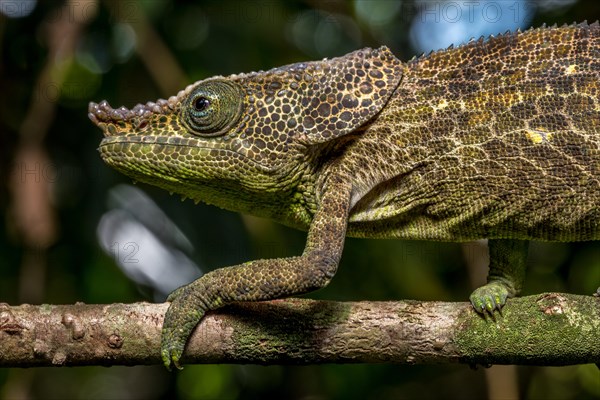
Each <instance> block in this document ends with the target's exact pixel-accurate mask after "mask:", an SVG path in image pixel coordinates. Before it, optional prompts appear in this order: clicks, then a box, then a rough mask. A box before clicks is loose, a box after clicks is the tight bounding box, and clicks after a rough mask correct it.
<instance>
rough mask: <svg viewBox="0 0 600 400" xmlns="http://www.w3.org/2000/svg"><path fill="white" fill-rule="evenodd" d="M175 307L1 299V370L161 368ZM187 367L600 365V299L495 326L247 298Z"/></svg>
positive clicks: (537, 307) (414, 313)
mask: <svg viewBox="0 0 600 400" xmlns="http://www.w3.org/2000/svg"><path fill="white" fill-rule="evenodd" d="M167 306H168V304H166V303H164V304H149V303H134V304H109V305H87V304H82V303H78V304H74V305H46V304H44V305H39V306H33V305H27V304H25V305H20V306H9V305H7V304H0V366H2V367H31V366H52V365H54V366H76V365H140V364H159V363H161V359H160V330H161V326H162V323H163V316H164V313H165V311H166V309H167ZM183 361H184V363H243V364H245V363H248V364H318V363H396V364H425V363H468V364H472V365H476V364H484V365H488V364H537V365H569V364H584V363H600V298H599V297H594V296H580V295H572V294H563V293H544V294H540V295H535V296H527V297H521V298H517V299H511V300H509V302H508V305H507V306H506V307H505V308H504V309H503V312H502V315H501V316H500V315H498V316H497V318H496V319H495V320H491V319H487V320H484V319H483V318H482V317H481V316H479V315H478V314H477V313H476V312H475V311H473V309H472V308H471V305H470V304H468V303H447V302H421V301H398V302H332V301H315V300H307V299H286V300H275V301H269V302H259V303H243V304H242V303H240V304H235V305H232V306H228V307H225V308H223V309H221V310H219V311H218V312H211V313H208V314H207V316H206V317H205V318H204V319H203V320H202V322H201V323H200V324H199V326H198V327H197V328H196V330H195V331H194V334H193V336H192V338H191V340H190V342H189V343H188V346H187V348H186V352H185V357H184V360H183Z"/></svg>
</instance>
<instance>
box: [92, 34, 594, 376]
mask: <svg viewBox="0 0 600 400" xmlns="http://www.w3.org/2000/svg"><path fill="white" fill-rule="evenodd" d="M89 117H90V118H91V120H92V121H93V122H94V123H95V124H96V125H98V126H99V127H100V128H101V129H102V131H103V132H104V135H105V138H104V139H103V140H102V143H101V144H100V149H99V151H100V155H101V156H102V158H103V160H104V161H105V162H106V163H107V164H109V165H110V166H112V167H114V168H116V169H117V170H119V171H121V172H123V173H124V174H126V175H128V176H130V177H131V178H133V179H135V180H137V181H142V182H147V183H149V184H152V185H156V186H159V187H162V188H164V189H166V190H169V191H172V192H176V193H180V194H182V195H183V196H185V197H188V198H191V199H193V200H195V201H203V202H206V203H209V204H214V205H217V206H219V207H222V208H226V209H229V210H232V211H238V212H242V213H248V214H253V215H257V216H261V217H266V218H270V219H273V220H276V221H279V222H281V223H283V224H286V225H289V226H292V227H296V228H299V229H303V230H307V231H308V237H307V241H306V248H305V250H304V252H303V253H302V255H300V256H297V257H289V258H280V259H266V260H255V261H250V262H247V263H244V264H240V265H236V266H232V267H227V268H221V269H217V270H214V271H212V272H209V273H207V274H206V275H204V276H202V277H201V278H199V279H198V280H196V281H194V282H192V283H190V284H189V285H187V286H183V287H181V288H179V289H177V290H176V291H175V292H173V293H172V294H171V295H170V297H169V298H168V301H170V302H171V305H170V307H169V309H168V311H167V313H166V316H165V321H164V326H163V330H162V344H161V346H162V358H163V361H164V363H165V365H166V366H167V367H170V366H171V365H172V364H173V365H175V366H177V367H179V360H180V358H181V356H182V353H183V350H184V347H185V344H186V341H187V339H188V336H189V335H190V334H191V332H192V330H193V329H194V327H195V326H196V325H197V324H198V322H199V321H200V320H201V319H202V317H203V315H204V314H205V312H206V311H207V310H212V309H216V308H219V307H221V306H223V305H225V304H228V303H231V302H234V301H256V300H269V299H275V298H280V297H285V296H291V295H297V294H301V293H305V292H308V291H311V290H315V289H319V288H322V287H324V286H325V285H327V283H328V282H329V281H330V280H331V278H333V276H334V274H335V272H336V269H337V266H338V262H339V260H340V257H341V255H342V248H343V245H344V238H345V237H346V235H348V236H354V237H366V238H399V239H424V240H439V241H456V242H462V241H470V240H475V239H489V242H488V243H489V252H490V272H489V276H488V283H487V284H486V285H484V286H482V287H480V288H478V289H477V290H475V291H474V292H473V293H472V295H471V297H470V300H471V303H472V304H473V306H474V308H475V310H477V311H478V312H480V313H483V314H485V313H489V314H493V313H494V312H495V311H496V310H499V309H500V308H501V307H502V306H503V305H504V304H505V302H506V299H507V298H508V297H511V296H514V295H516V294H518V293H519V290H520V289H521V286H522V283H523V280H524V275H525V263H526V258H527V248H528V241H529V240H543V241H586V240H598V239H600V225H599V223H598V221H600V211H599V210H600V208H599V205H600V26H599V25H598V23H594V24H591V25H588V24H587V23H583V24H578V25H569V26H566V25H565V26H562V27H550V28H548V27H542V28H538V29H530V30H527V31H525V32H515V33H506V34H503V35H500V36H496V37H490V38H488V39H487V40H483V39H480V40H472V41H471V42H469V43H468V44H465V45H462V46H460V47H457V48H448V49H446V50H440V51H437V52H433V53H431V54H429V55H427V56H421V57H419V58H414V59H412V60H411V61H409V62H406V63H403V62H401V61H399V60H398V59H397V58H396V57H395V56H394V55H393V54H392V53H391V52H390V50H389V49H388V48H387V47H381V48H379V49H369V48H365V49H362V50H359V51H355V52H353V53H350V54H347V55H345V56H343V57H339V58H332V59H324V60H322V61H315V62H304V63H297V64H291V65H287V66H283V67H280V68H275V69H272V70H269V71H266V72H263V71H260V72H252V73H248V74H239V75H231V76H227V77H222V76H217V77H213V78H209V79H206V80H202V81H199V82H196V83H194V84H192V85H190V86H188V87H187V88H186V89H185V90H183V91H181V92H179V93H178V94H177V96H173V97H171V98H169V99H168V100H163V99H161V100H158V101H157V102H155V103H154V102H150V103H147V104H145V105H141V104H140V105H137V106H135V107H134V108H133V109H131V110H128V109H126V108H124V107H121V108H118V109H112V108H111V107H110V106H109V105H108V103H106V102H101V103H99V104H96V103H91V104H90V107H89Z"/></svg>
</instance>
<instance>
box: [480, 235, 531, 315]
mask: <svg viewBox="0 0 600 400" xmlns="http://www.w3.org/2000/svg"><path fill="white" fill-rule="evenodd" d="M488 247H489V252H490V272H489V273H488V278H487V281H488V283H487V284H485V285H483V286H482V287H480V288H478V289H475V290H474V291H473V293H472V294H471V297H470V300H471V304H472V305H473V307H474V308H475V310H476V311H477V312H478V313H481V314H485V313H486V312H487V313H488V314H490V315H492V314H493V312H494V311H495V310H500V309H501V308H502V307H503V306H504V304H506V299H507V298H509V297H514V296H516V295H517V294H519V292H520V291H521V288H522V287H523V282H524V280H525V269H526V262H527V250H528V247H529V242H528V241H526V240H515V239H490V240H489V241H488Z"/></svg>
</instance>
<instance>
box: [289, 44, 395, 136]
mask: <svg viewBox="0 0 600 400" xmlns="http://www.w3.org/2000/svg"><path fill="white" fill-rule="evenodd" d="M300 65H301V66H302V67H304V71H302V72H303V73H304V79H303V81H304V82H306V88H303V89H304V90H301V91H300V96H301V103H300V104H301V105H300V109H301V112H302V117H301V119H300V120H299V121H298V122H299V124H298V128H300V129H299V130H302V132H303V133H304V134H305V135H306V138H307V141H308V143H309V144H318V143H323V142H326V141H328V140H332V139H335V138H338V137H340V136H343V135H345V134H347V133H349V132H352V131H354V130H355V129H356V128H358V127H360V126H361V125H362V124H364V123H365V122H367V121H368V120H369V119H371V118H372V117H373V116H375V115H376V114H377V113H378V112H379V111H381V109H382V108H383V107H384V106H385V104H386V103H387V101H388V100H389V98H390V97H391V95H392V93H393V92H394V90H395V89H396V87H397V86H398V84H399V83H400V79H401V78H402V63H401V62H400V61H399V60H398V59H397V58H396V57H395V56H394V55H393V54H392V52H391V51H390V49H388V48H387V47H385V46H383V47H380V48H378V49H370V48H365V49H362V50H358V51H355V52H352V53H349V54H347V55H345V56H343V57H338V58H332V59H330V60H327V59H325V60H322V61H315V62H310V63H303V64H300ZM296 66H299V65H298V64H297V65H296ZM304 82H303V83H304Z"/></svg>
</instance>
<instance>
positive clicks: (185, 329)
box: [160, 285, 206, 371]
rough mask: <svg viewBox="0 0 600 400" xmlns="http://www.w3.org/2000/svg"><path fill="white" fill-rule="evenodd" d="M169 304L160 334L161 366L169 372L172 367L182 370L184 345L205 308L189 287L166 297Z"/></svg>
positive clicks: (184, 287)
mask: <svg viewBox="0 0 600 400" xmlns="http://www.w3.org/2000/svg"><path fill="white" fill-rule="evenodd" d="M168 301H170V302H171V305H170V306H169V308H168V310H167V312H166V314H165V320H164V322H163V327H162V333H161V344H160V349H161V351H160V352H161V357H162V361H163V364H164V365H165V367H167V369H168V370H169V371H170V370H171V366H172V365H174V366H175V368H177V369H183V367H181V365H180V363H179V362H180V360H181V357H182V355H183V350H184V349H185V345H186V343H187V341H188V339H189V337H190V335H191V334H192V331H193V330H194V328H195V327H196V325H198V323H199V322H200V320H201V319H202V317H203V316H204V314H205V310H206V307H204V306H202V305H201V304H199V303H200V302H199V298H198V297H197V296H194V294H193V287H191V285H188V286H183V287H181V288H179V289H177V290H175V291H174V292H173V293H171V294H170V295H169V297H168Z"/></svg>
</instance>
